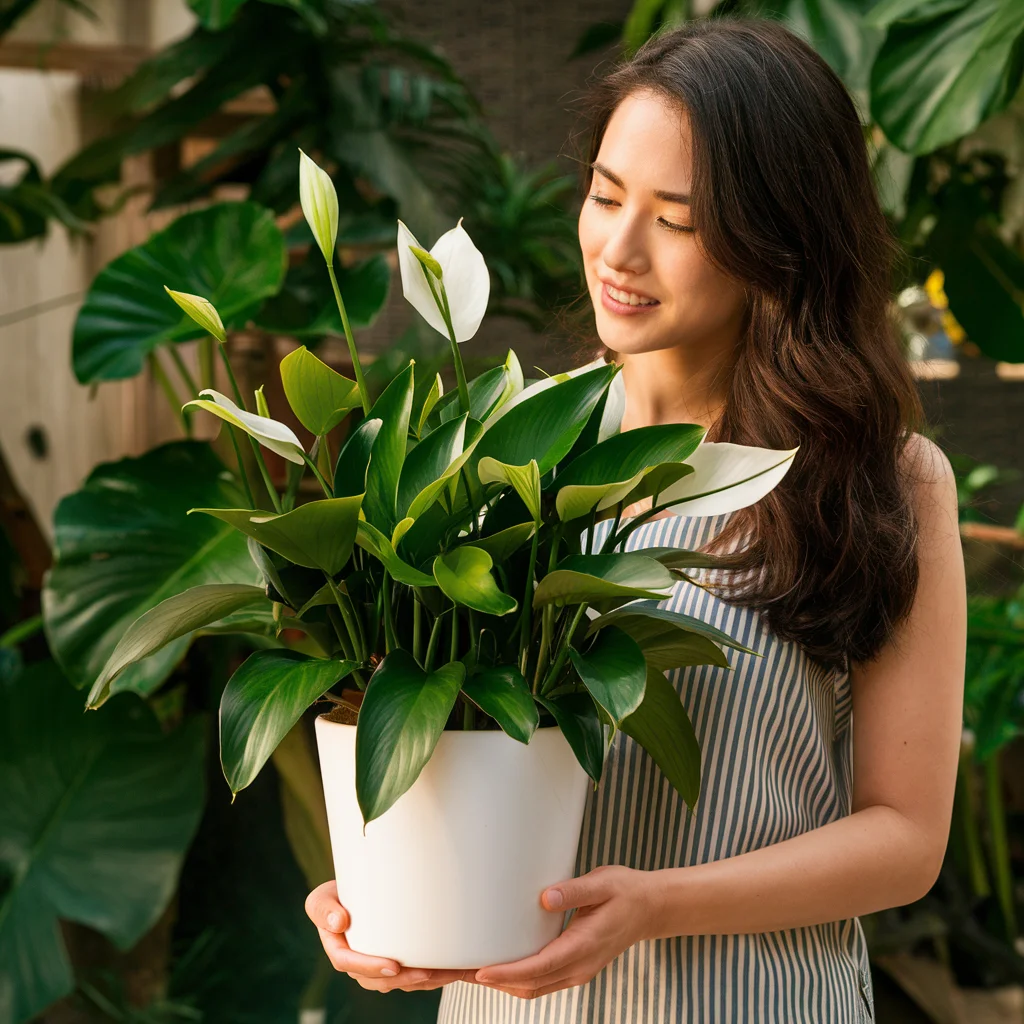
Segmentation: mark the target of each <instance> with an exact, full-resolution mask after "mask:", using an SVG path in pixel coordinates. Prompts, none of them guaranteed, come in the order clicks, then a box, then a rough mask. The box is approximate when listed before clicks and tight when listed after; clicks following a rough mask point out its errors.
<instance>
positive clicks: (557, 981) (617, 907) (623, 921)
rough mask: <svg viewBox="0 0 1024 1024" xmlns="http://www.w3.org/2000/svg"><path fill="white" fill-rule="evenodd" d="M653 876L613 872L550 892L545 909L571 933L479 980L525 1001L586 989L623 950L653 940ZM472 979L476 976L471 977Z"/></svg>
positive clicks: (486, 970) (488, 970) (487, 970)
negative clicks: (566, 918) (561, 917)
mask: <svg viewBox="0 0 1024 1024" xmlns="http://www.w3.org/2000/svg"><path fill="white" fill-rule="evenodd" d="M654 890H655V881H654V875H653V873H652V872H649V871H636V870H634V869H633V868H624V867H618V866H607V867H600V868H595V869H594V870H593V871H590V872H588V873H587V874H585V875H581V876H580V877H579V878H573V879H570V880H569V881H567V882H560V883H559V884H558V885H553V886H550V887H549V888H547V889H545V890H544V892H543V894H542V896H541V906H542V907H543V908H544V909H545V910H550V911H551V912H552V913H558V914H563V913H565V911H566V910H568V909H570V908H571V907H576V908H578V909H577V910H576V913H575V914H574V915H573V918H572V920H571V921H570V922H569V927H568V928H566V929H565V931H564V932H562V934H561V935H559V936H558V938H557V939H555V940H554V941H552V942H549V943H548V944H547V945H546V946H545V947H544V948H543V949H542V950H541V951H540V952H539V953H537V954H535V955H534V956H529V957H526V959H524V960H517V961H515V963H509V964H496V965H494V966H491V967H481V968H480V970H479V971H477V972H476V976H475V979H467V980H475V981H477V982H479V983H480V984H482V985H487V986H489V987H490V988H496V989H500V990H501V991H502V992H508V993H509V994H510V995H514V996H519V997H521V998H524V999H532V998H533V997H534V996H543V995H547V994H548V993H549V992H557V991H558V990H559V989H560V988H570V987H571V986H573V985H583V984H585V983H586V982H588V981H590V980H591V978H593V977H594V975H596V974H597V973H598V971H600V970H601V969H602V968H603V967H605V966H606V965H607V964H609V963H611V961H612V960H614V959H615V958H616V957H617V956H618V955H619V954H620V953H621V952H622V951H623V950H625V949H628V948H629V947H630V946H632V945H633V943H635V942H639V941H640V940H641V939H645V938H647V937H648V935H649V934H650V928H651V924H652V920H653V919H654V916H655V915H654V911H655V909H656V905H657V898H656V896H655V892H654ZM467 973H469V974H471V975H472V973H473V972H472V971H470V972H467Z"/></svg>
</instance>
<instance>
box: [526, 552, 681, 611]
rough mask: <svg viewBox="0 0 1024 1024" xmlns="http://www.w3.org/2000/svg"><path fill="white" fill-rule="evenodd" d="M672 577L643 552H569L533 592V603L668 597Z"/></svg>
mask: <svg viewBox="0 0 1024 1024" xmlns="http://www.w3.org/2000/svg"><path fill="white" fill-rule="evenodd" d="M675 583H676V581H675V577H673V575H672V573H670V572H669V571H668V569H666V568H665V566H663V565H662V564H661V563H660V562H659V561H657V560H656V559H654V558H648V557H647V556H646V555H640V554H634V553H632V552H630V553H629V554H615V555H569V556H568V557H567V558H563V559H562V561H561V562H559V563H558V565H557V567H556V568H555V569H554V571H553V572H549V573H548V574H547V575H546V576H545V577H544V579H542V580H541V581H540V583H539V584H538V585H537V589H536V590H535V591H534V592H533V607H534V608H542V607H544V605H547V604H554V605H564V604H581V603H582V602H584V601H602V600H607V599H610V598H623V597H625V598H630V597H655V598H659V599H660V598H665V597H668V596H669V594H670V593H671V591H672V588H673V587H674V586H675Z"/></svg>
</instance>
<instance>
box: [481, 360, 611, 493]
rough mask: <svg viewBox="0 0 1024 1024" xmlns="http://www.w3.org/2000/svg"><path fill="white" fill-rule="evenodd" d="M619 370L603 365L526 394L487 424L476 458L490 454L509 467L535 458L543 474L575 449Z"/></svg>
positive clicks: (510, 403)
mask: <svg viewBox="0 0 1024 1024" xmlns="http://www.w3.org/2000/svg"><path fill="white" fill-rule="evenodd" d="M616 370H617V367H615V366H605V367H598V368H597V369H595V370H590V371H588V372H587V373H581V374H579V375H578V376H575V377H570V378H569V379H568V380H565V381H563V382H561V383H557V384H554V385H552V386H550V387H547V388H546V389H545V390H543V391H539V392H537V393H535V394H531V395H528V396H527V397H525V398H524V397H523V396H524V395H526V394H527V393H526V392H525V391H524V392H522V393H521V394H520V395H519V400H518V401H517V400H515V399H513V400H511V401H509V402H508V403H507V404H506V405H505V406H504V407H503V408H502V409H501V410H500V411H499V415H498V416H497V417H492V418H491V420H490V421H489V422H488V424H486V425H485V431H484V434H483V436H482V437H481V438H480V440H479V442H478V444H477V446H476V451H475V462H477V463H479V461H480V460H481V459H483V458H485V457H486V456H490V457H491V458H492V459H497V460H498V461H499V462H503V463H505V464H506V465H509V466H525V465H526V464H527V463H529V462H530V460H531V459H533V460H536V462H537V465H538V467H539V470H540V474H541V476H543V475H544V474H545V473H547V472H548V471H549V470H550V469H552V468H553V467H554V466H555V465H556V464H557V463H558V462H559V461H560V460H561V459H563V458H564V457H565V455H566V454H567V453H568V452H569V450H570V449H571V448H572V446H573V442H574V441H575V440H576V438H577V437H578V436H579V434H580V431H582V430H583V427H584V426H585V425H586V422H587V418H588V416H589V415H590V413H591V411H592V410H593V408H594V406H595V405H596V404H597V402H598V400H599V399H600V397H601V395H603V394H604V392H605V390H606V389H607V388H608V385H609V384H610V383H611V381H612V378H613V377H614V376H615V373H616ZM471 464H472V463H471Z"/></svg>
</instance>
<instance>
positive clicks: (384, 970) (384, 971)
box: [380, 967, 398, 978]
mask: <svg viewBox="0 0 1024 1024" xmlns="http://www.w3.org/2000/svg"><path fill="white" fill-rule="evenodd" d="M380 973H381V974H383V975H384V977H385V978H393V977H394V976H395V975H396V974H397V973H398V971H393V970H391V968H390V967H382V968H381V969H380Z"/></svg>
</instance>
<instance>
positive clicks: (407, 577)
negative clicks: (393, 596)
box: [356, 519, 437, 587]
mask: <svg viewBox="0 0 1024 1024" xmlns="http://www.w3.org/2000/svg"><path fill="white" fill-rule="evenodd" d="M356 543H357V544H358V545H359V546H360V547H361V548H362V549H363V550H364V551H369V552H370V554H371V555H373V557H374V558H376V559H378V560H379V561H380V562H383V563H384V568H385V569H387V571H388V572H389V573H390V574H391V576H392V577H393V578H394V579H396V580H398V582H399V583H404V584H406V586H409V587H434V586H437V584H436V583H435V582H434V577H433V576H428V575H427V574H426V573H425V572H420V570H419V569H416V568H414V567H413V566H411V565H409V563H408V562H406V561H404V560H403V559H402V558H400V557H399V556H398V554H396V552H395V549H394V546H393V545H392V543H391V541H390V540H389V539H388V537H387V536H386V535H385V534H383V533H381V532H380V530H378V529H377V527H376V526H374V525H373V524H372V523H368V522H366V521H365V520H362V519H361V520H360V521H359V527H358V529H357V531H356Z"/></svg>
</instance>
